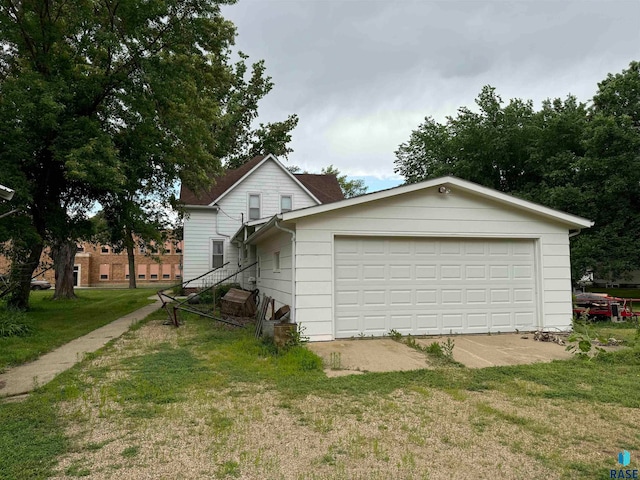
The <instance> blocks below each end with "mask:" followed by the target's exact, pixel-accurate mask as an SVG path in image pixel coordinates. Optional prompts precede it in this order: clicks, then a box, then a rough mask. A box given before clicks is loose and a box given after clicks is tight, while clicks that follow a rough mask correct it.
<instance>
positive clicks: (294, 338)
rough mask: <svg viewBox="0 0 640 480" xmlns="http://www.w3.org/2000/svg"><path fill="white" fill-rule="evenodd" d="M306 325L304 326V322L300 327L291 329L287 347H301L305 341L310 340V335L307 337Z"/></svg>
mask: <svg viewBox="0 0 640 480" xmlns="http://www.w3.org/2000/svg"><path fill="white" fill-rule="evenodd" d="M305 330H306V327H304V326H302V324H298V328H294V329H293V330H289V339H288V340H287V343H286V345H285V346H286V347H287V348H291V347H300V346H302V345H304V344H305V343H308V342H309V337H307V336H306V335H305V334H304V332H305Z"/></svg>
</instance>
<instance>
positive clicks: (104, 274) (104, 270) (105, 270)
mask: <svg viewBox="0 0 640 480" xmlns="http://www.w3.org/2000/svg"><path fill="white" fill-rule="evenodd" d="M100 280H109V264H108V263H103V264H101V265H100Z"/></svg>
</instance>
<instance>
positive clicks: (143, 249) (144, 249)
mask: <svg viewBox="0 0 640 480" xmlns="http://www.w3.org/2000/svg"><path fill="white" fill-rule="evenodd" d="M145 253H147V247H145V246H144V245H140V254H142V255H144V254H145Z"/></svg>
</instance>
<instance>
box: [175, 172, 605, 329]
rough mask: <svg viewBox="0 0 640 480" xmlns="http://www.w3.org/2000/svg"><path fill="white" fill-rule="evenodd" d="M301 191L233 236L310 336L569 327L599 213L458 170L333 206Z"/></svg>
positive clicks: (265, 286)
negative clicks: (576, 266)
mask: <svg viewBox="0 0 640 480" xmlns="http://www.w3.org/2000/svg"><path fill="white" fill-rule="evenodd" d="M274 169H275V168H274ZM277 186H278V185H277V184H273V187H274V188H277ZM242 191H243V192H245V193H242V196H244V198H246V195H248V193H246V192H248V191H251V189H248V190H247V189H246V188H245V189H243V190H242ZM297 193H298V194H299V195H300V196H301V197H303V198H304V200H303V201H304V202H305V203H299V204H297V205H293V210H291V211H287V212H282V213H277V214H275V215H274V216H273V217H272V218H271V219H269V220H268V221H267V222H266V223H264V224H263V225H261V226H260V227H259V228H257V229H256V230H255V231H254V232H253V233H251V234H249V232H247V231H246V230H245V229H241V230H240V231H238V232H237V233H236V234H235V235H234V237H233V238H232V240H234V241H235V242H237V243H239V244H244V245H245V246H246V247H248V250H250V249H253V248H255V253H254V254H255V256H256V258H257V259H258V261H259V269H258V270H257V271H256V276H257V287H258V288H259V289H260V291H261V292H262V293H264V294H267V295H269V296H271V297H274V298H275V299H276V300H277V301H278V302H279V303H282V304H288V305H290V306H291V310H292V316H293V318H294V320H295V321H296V322H297V323H299V324H302V325H304V327H305V334H306V335H308V336H309V337H310V339H311V340H312V341H322V340H332V339H335V338H345V337H352V336H359V335H366V336H371V335H373V336H382V335H385V334H388V333H389V331H390V330H392V329H393V330H396V331H398V332H401V333H402V334H412V335H430V334H449V333H486V332H511V331H515V330H516V329H518V330H524V331H529V330H534V329H539V328H542V329H551V330H554V329H558V330H566V329H568V328H569V327H570V325H571V318H572V297H571V276H570V260H569V237H570V236H572V235H574V234H577V233H578V232H579V231H580V229H582V228H587V227H590V226H591V225H592V222H590V221H589V220H586V219H584V218H580V217H576V216H573V215H569V214H566V213H563V212H559V211H556V210H552V209H549V208H546V207H543V206H541V205H538V204H535V203H532V202H528V201H525V200H521V199H518V198H515V197H512V196H510V195H507V194H504V193H501V192H497V191H495V190H492V189H489V188H485V187H482V186H479V185H476V184H474V183H471V182H467V181H464V180H460V179H458V178H454V177H444V178H439V179H434V180H428V181H425V182H421V183H417V184H412V185H405V186H401V187H397V188H393V189H389V190H384V191H380V192H375V193H371V194H367V195H363V196H359V197H355V198H350V199H345V200H341V201H336V202H333V203H328V204H319V203H314V202H313V201H312V199H310V197H306V198H305V197H304V195H303V193H306V192H304V189H302V188H300V191H299V192H297ZM296 198H297V197H296ZM265 213H267V212H265ZM188 235H189V234H188V231H185V254H186V255H196V253H189V251H188V249H189V245H190V244H189V243H187V239H188ZM205 254H208V253H207V252H205Z"/></svg>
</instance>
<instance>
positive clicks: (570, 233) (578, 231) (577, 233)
mask: <svg viewBox="0 0 640 480" xmlns="http://www.w3.org/2000/svg"><path fill="white" fill-rule="evenodd" d="M581 231H582V230H581V229H580V228H579V229H578V230H576V231H575V232H569V238H573V237H575V236H576V235H580V232H581Z"/></svg>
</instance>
